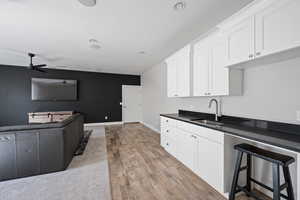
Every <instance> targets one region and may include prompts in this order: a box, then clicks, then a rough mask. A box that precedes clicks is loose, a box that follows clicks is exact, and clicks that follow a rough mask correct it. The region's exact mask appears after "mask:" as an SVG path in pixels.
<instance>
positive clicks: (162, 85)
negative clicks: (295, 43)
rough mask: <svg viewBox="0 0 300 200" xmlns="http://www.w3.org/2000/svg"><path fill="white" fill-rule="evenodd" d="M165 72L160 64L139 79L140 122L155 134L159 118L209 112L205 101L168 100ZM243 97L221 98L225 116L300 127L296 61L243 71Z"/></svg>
mask: <svg viewBox="0 0 300 200" xmlns="http://www.w3.org/2000/svg"><path fill="white" fill-rule="evenodd" d="M166 73H167V69H166V66H165V64H164V63H161V64H159V65H156V66H153V67H152V68H150V69H149V70H147V71H146V72H144V73H143V75H142V87H143V91H142V96H143V100H142V101H143V103H142V105H143V121H144V123H146V124H148V125H150V126H152V127H154V128H156V129H158V130H159V123H160V122H159V114H160V113H175V112H177V111H178V109H186V110H193V111H202V112H213V111H214V108H213V110H210V109H209V108H208V101H209V99H210V98H207V97H194V98H177V99H176V98H168V97H167V79H166V77H167V75H166ZM243 84H244V95H243V96H237V97H222V98H221V100H222V107H223V108H222V112H223V114H225V115H233V116H241V117H249V118H257V119H263V120H271V121H279V122H287V123H298V124H299V123H300V122H298V121H297V120H296V111H297V110H300V89H299V88H300V58H297V59H292V60H288V61H284V62H280V63H273V64H268V65H265V66H257V67H253V68H248V69H246V70H245V71H244V83H243Z"/></svg>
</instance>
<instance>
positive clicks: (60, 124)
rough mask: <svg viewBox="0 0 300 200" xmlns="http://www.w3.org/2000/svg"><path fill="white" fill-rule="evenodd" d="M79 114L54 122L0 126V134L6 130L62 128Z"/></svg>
mask: <svg viewBox="0 0 300 200" xmlns="http://www.w3.org/2000/svg"><path fill="white" fill-rule="evenodd" d="M79 116H80V114H79V113H76V114H74V115H72V116H70V117H68V118H67V119H65V120H63V121H61V122H55V123H36V124H27V125H16V126H1V127H0V134H1V132H8V131H21V130H35V129H49V128H62V127H64V126H66V125H68V124H70V123H71V122H72V121H73V120H74V119H75V118H77V117H79Z"/></svg>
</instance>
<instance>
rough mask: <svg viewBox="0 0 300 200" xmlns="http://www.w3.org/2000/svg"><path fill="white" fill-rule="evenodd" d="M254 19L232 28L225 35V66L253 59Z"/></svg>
mask: <svg viewBox="0 0 300 200" xmlns="http://www.w3.org/2000/svg"><path fill="white" fill-rule="evenodd" d="M254 44H255V41H254V17H251V18H248V19H246V20H244V21H242V22H240V23H239V24H237V25H235V26H233V27H232V28H231V29H230V30H229V31H228V33H227V45H228V60H227V65H233V64H237V63H241V62H245V61H248V60H251V59H253V58H254Z"/></svg>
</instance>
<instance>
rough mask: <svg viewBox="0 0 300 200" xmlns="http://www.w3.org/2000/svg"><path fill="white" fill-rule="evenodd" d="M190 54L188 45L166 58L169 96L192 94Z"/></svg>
mask: <svg viewBox="0 0 300 200" xmlns="http://www.w3.org/2000/svg"><path fill="white" fill-rule="evenodd" d="M190 54H191V46H190V45H188V46H186V47H184V48H183V49H181V50H179V51H178V52H176V53H175V54H173V55H172V56H170V57H169V58H168V59H166V64H167V80H168V83H167V85H168V86H167V90H168V97H188V96H190V66H191V64H190Z"/></svg>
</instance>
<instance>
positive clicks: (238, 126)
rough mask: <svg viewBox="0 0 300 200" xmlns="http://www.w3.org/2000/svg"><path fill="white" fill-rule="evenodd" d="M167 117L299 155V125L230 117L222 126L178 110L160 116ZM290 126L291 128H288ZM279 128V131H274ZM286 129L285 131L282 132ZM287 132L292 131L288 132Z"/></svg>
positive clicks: (225, 118) (191, 113) (204, 117)
mask: <svg viewBox="0 0 300 200" xmlns="http://www.w3.org/2000/svg"><path fill="white" fill-rule="evenodd" d="M161 116H163V117H168V118H172V119H176V120H180V121H184V122H187V123H191V124H194V125H198V126H202V127H206V128H210V129H213V130H217V131H221V132H224V133H227V134H230V135H232V136H238V137H242V138H245V139H249V140H254V141H258V142H262V143H266V144H270V145H273V146H278V147H281V148H284V149H288V150H291V151H296V152H298V153H300V131H299V132H295V131H296V130H297V129H299V128H300V125H294V124H285V123H277V122H270V121H264V120H257V119H248V118H239V117H231V116H223V117H222V118H221V122H222V123H223V125H222V126H215V125H209V124H204V123H198V122H195V121H193V120H195V119H208V120H214V115H213V114H208V113H198V112H190V111H182V110H179V113H176V114H161ZM290 126H291V127H292V128H290ZM276 127H279V129H275V128H276ZM284 127H286V130H284V131H282V129H284ZM289 130H292V131H291V132H289Z"/></svg>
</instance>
